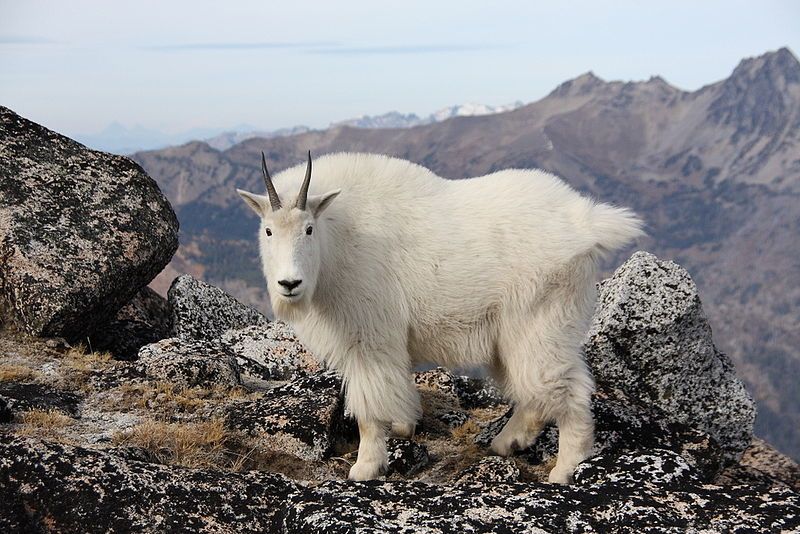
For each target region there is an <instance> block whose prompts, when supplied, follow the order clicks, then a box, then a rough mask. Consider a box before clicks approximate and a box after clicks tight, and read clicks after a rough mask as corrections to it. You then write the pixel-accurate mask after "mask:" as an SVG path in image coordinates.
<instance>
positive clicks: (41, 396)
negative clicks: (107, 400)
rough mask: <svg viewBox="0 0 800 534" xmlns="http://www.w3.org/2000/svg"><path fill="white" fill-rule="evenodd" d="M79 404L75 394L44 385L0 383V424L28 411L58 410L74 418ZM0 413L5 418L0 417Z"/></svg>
mask: <svg viewBox="0 0 800 534" xmlns="http://www.w3.org/2000/svg"><path fill="white" fill-rule="evenodd" d="M79 403H80V398H79V397H78V395H76V394H75V393H71V392H69V391H64V390H61V389H56V388H54V387H51V386H48V385H45V384H22V383H19V382H0V422H9V421H11V419H12V418H13V417H14V416H16V415H18V414H21V413H22V412H27V411H28V410H44V411H47V410H58V411H60V412H64V413H66V414H68V415H71V416H76V415H78V404H79ZM3 406H4V407H5V409H3V408H2V407H3ZM2 412H5V414H6V417H3V416H2ZM3 419H6V420H5V421H3Z"/></svg>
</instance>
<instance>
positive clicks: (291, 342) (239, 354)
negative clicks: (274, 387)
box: [221, 321, 322, 380]
mask: <svg viewBox="0 0 800 534" xmlns="http://www.w3.org/2000/svg"><path fill="white" fill-rule="evenodd" d="M221 341H222V343H223V344H224V345H225V346H226V347H228V348H229V349H230V350H231V351H232V352H233V353H234V354H236V358H237V360H238V362H239V366H240V367H241V369H242V374H243V375H248V376H251V377H253V378H258V379H261V380H289V379H291V378H292V377H294V376H299V375H306V374H310V373H317V372H320V371H321V370H322V365H321V364H320V362H319V360H317V358H315V357H314V355H313V354H311V353H310V352H309V351H308V350H307V349H306V348H305V347H304V346H303V344H302V343H300V340H298V339H297V336H296V335H295V333H294V330H292V329H291V327H289V326H288V325H287V324H286V323H283V322H280V321H275V322H271V323H269V324H259V325H255V326H248V327H246V328H241V329H235V330H228V331H227V332H225V333H224V334H223V335H222V337H221Z"/></svg>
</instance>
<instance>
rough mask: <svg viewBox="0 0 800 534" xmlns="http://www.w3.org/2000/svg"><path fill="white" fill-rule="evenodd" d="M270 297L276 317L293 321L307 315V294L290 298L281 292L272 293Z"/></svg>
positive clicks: (285, 320)
mask: <svg viewBox="0 0 800 534" xmlns="http://www.w3.org/2000/svg"><path fill="white" fill-rule="evenodd" d="M270 297H271V298H270V301H271V303H272V312H273V313H274V314H275V318H276V319H280V320H281V321H284V322H292V321H294V320H296V319H297V318H299V317H301V316H303V315H305V314H306V312H307V300H306V295H305V294H303V295H300V296H299V297H296V298H289V297H286V296H284V295H281V294H276V295H274V296H273V295H270Z"/></svg>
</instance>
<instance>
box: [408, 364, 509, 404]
mask: <svg viewBox="0 0 800 534" xmlns="http://www.w3.org/2000/svg"><path fill="white" fill-rule="evenodd" d="M414 383H415V384H416V385H417V386H418V387H421V388H424V389H428V390H431V391H435V392H437V393H438V394H440V395H444V396H445V397H449V398H451V399H453V400H455V401H457V403H458V404H459V406H461V407H462V408H464V409H467V410H471V409H474V408H490V407H493V406H498V405H500V404H503V403H504V400H503V396H502V394H501V393H500V390H499V389H498V388H497V387H496V386H495V385H494V383H493V382H492V381H491V380H490V379H488V378H473V377H468V376H459V375H455V374H453V373H452V372H450V371H449V370H447V369H445V368H444V367H435V368H433V369H430V370H428V371H420V372H417V373H415V375H414Z"/></svg>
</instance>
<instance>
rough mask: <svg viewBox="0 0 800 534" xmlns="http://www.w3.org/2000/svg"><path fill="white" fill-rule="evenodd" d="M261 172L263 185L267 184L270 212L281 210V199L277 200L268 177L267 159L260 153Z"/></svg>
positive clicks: (276, 194) (270, 179) (273, 187)
mask: <svg viewBox="0 0 800 534" xmlns="http://www.w3.org/2000/svg"><path fill="white" fill-rule="evenodd" d="M261 172H262V173H263V174H264V183H265V184H267V193H268V194H269V203H270V205H271V206H272V211H277V210H279V209H281V199H280V198H278V192H277V191H275V186H274V185H273V183H272V178H270V176H269V171H268V170H267V158H266V157H265V156H264V153H263V152H262V153H261Z"/></svg>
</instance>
